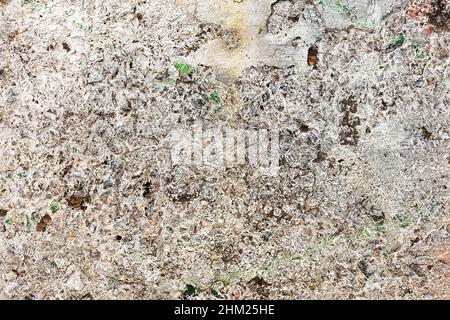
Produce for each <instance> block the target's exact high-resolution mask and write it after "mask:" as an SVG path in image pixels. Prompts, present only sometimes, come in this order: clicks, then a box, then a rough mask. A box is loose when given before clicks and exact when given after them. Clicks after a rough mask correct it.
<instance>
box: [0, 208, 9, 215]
mask: <svg viewBox="0 0 450 320" xmlns="http://www.w3.org/2000/svg"><path fill="white" fill-rule="evenodd" d="M7 213H8V210H5V209H0V217H4V216H6V214H7Z"/></svg>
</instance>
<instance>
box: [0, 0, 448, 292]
mask: <svg viewBox="0 0 450 320" xmlns="http://www.w3.org/2000/svg"><path fill="white" fill-rule="evenodd" d="M3 2H4V1H3ZM81 3H82V1H79V2H77V1H73V2H71V4H67V1H59V0H55V1H45V2H44V1H38V2H30V3H23V4H22V3H21V1H17V0H12V1H10V2H9V3H8V5H7V6H2V7H1V9H0V142H1V148H0V164H1V165H0V181H2V183H1V185H0V297H2V298H8V299H23V298H37V299H91V298H93V299H116V298H125V299H142V298H153V299H161V298H225V299H242V298H284V299H291V298H320V299H322V298H334V299H346V298H358V299H359V298H381V299H383V298H398V299H415V298H416V299H417V298H421V299H438V298H448V297H449V290H448V288H449V287H450V286H449V277H448V275H449V265H448V263H449V261H448V255H449V237H450V226H449V222H450V221H449V192H448V190H449V189H448V187H449V173H450V172H449V168H450V167H449V166H450V154H449V142H450V137H449V135H450V132H449V128H450V117H449V110H448V106H449V105H450V93H449V69H448V67H449V63H450V60H449V39H450V38H449V32H448V29H447V28H446V25H445V23H444V22H445V21H447V20H446V19H447V17H448V15H447V13H448V12H449V11H448V10H449V6H448V4H447V6H442V5H439V6H437V5H436V6H435V7H433V10H434V11H433V13H432V14H431V15H428V16H426V15H425V16H424V17H421V16H420V15H418V14H417V12H416V11H417V8H416V7H414V4H413V3H412V2H410V1H402V2H400V1H392V2H391V1H366V0H363V1H356V0H355V1H325V0H324V1H311V0H308V1H294V0H293V1H277V2H274V1H254V2H251V1H248V0H243V1H240V2H239V1H214V2H213V1H207V0H205V1H178V0H177V1H169V2H166V1H159V0H150V1H147V3H146V4H143V3H142V2H141V1H134V0H127V1H121V2H117V1H116V0H109V1H99V2H95V1H92V2H87V1H84V3H85V7H84V8H83V7H81ZM212 4H214V6H211V5H212ZM195 9H196V10H195ZM176 62H191V63H192V64H195V67H194V69H193V72H192V73H191V74H190V75H188V76H183V77H181V76H180V75H179V74H178V72H177V71H176V70H175V68H174V63H176ZM212 93H215V94H216V95H217V96H218V99H219V100H220V108H218V106H217V105H216V104H215V101H214V100H211V99H210V98H208V97H211V94H212ZM197 120H201V121H202V122H203V125H204V126H205V127H210V128H216V127H218V126H224V127H231V128H237V129H248V128H254V129H268V128H272V127H277V128H279V129H280V132H281V133H280V171H279V174H278V175H277V176H275V177H264V176H261V175H258V174H257V172H256V169H255V168H254V167H252V166H250V165H235V166H231V167H229V168H228V169H227V170H226V171H218V170H212V169H209V168H204V167H201V166H196V165H179V166H175V165H174V164H173V163H172V161H171V158H170V144H169V143H167V137H169V136H170V134H171V132H173V130H174V129H186V130H189V129H191V128H192V125H193V124H194V123H195V121H197ZM187 285H190V286H189V287H187Z"/></svg>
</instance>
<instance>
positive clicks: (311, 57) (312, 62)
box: [308, 47, 319, 69]
mask: <svg viewBox="0 0 450 320" xmlns="http://www.w3.org/2000/svg"><path fill="white" fill-rule="evenodd" d="M318 55H319V52H318V51H317V48H316V47H310V48H309V50H308V66H311V67H313V68H314V69H315V68H317V63H318V62H319V57H318Z"/></svg>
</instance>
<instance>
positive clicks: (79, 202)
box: [67, 195, 91, 210]
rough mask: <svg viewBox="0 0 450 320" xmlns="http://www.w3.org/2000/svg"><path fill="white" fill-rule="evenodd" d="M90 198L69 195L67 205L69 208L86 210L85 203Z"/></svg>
mask: <svg viewBox="0 0 450 320" xmlns="http://www.w3.org/2000/svg"><path fill="white" fill-rule="evenodd" d="M90 200H91V198H90V197H89V196H77V195H71V196H70V197H69V198H67V204H68V205H69V207H71V208H75V209H81V210H86V205H85V203H86V202H89V201H90Z"/></svg>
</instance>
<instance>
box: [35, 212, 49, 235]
mask: <svg viewBox="0 0 450 320" xmlns="http://www.w3.org/2000/svg"><path fill="white" fill-rule="evenodd" d="M50 222H52V218H51V217H50V216H49V215H48V214H46V215H45V216H43V217H42V219H41V221H39V223H38V224H37V226H36V231H39V232H45V230H47V226H48V225H49V224H50Z"/></svg>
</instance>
